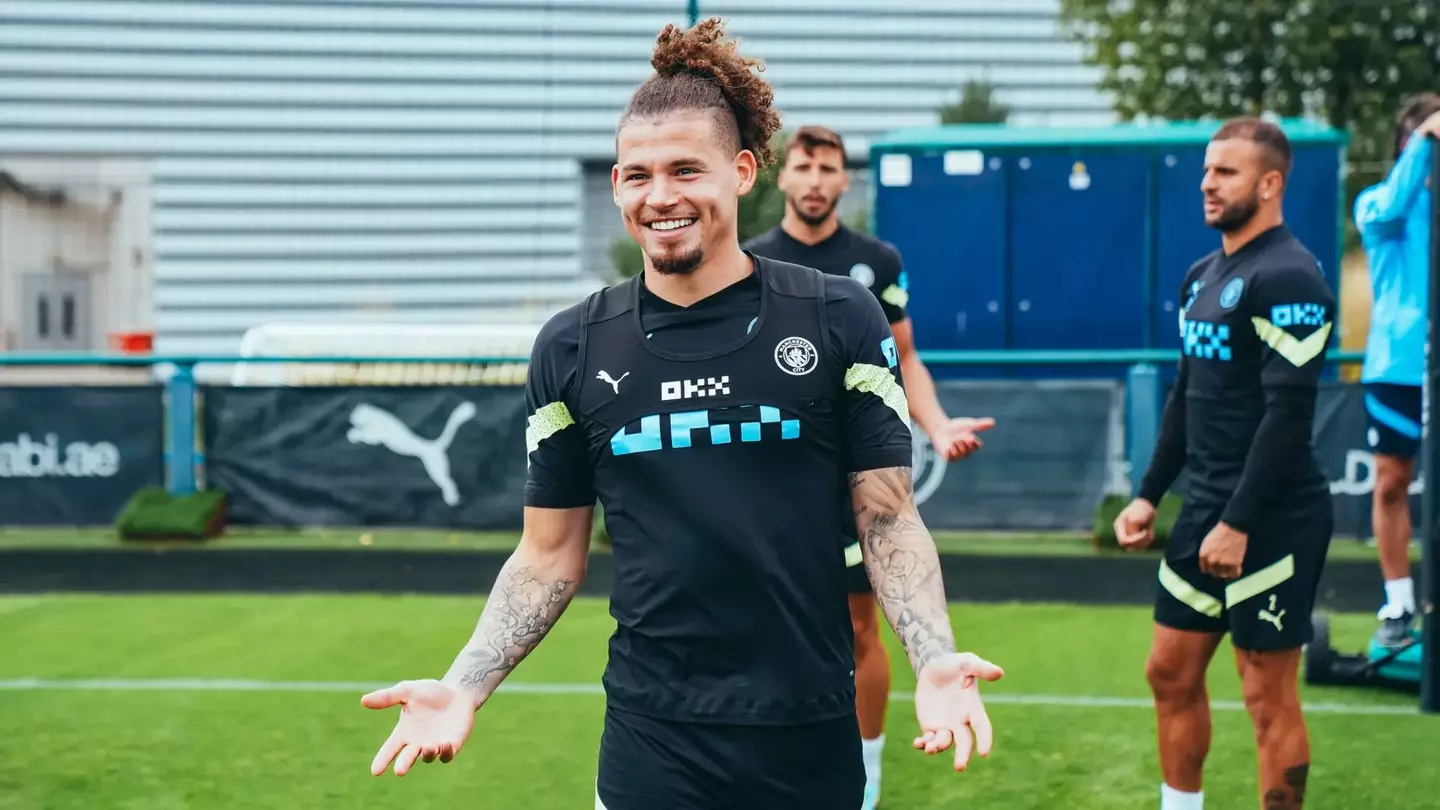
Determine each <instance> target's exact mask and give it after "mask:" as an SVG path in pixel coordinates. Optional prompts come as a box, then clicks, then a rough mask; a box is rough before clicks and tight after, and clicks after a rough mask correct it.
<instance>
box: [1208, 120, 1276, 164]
mask: <svg viewBox="0 0 1440 810" xmlns="http://www.w3.org/2000/svg"><path fill="white" fill-rule="evenodd" d="M1233 139H1238V140H1246V141H1250V142H1251V143H1253V144H1255V145H1257V146H1259V147H1260V161H1261V164H1262V165H1263V166H1264V167H1265V169H1266V171H1278V172H1280V174H1281V175H1282V176H1284V177H1285V178H1287V179H1288V178H1289V177H1290V165H1291V162H1292V161H1293V153H1292V152H1291V149H1290V139H1289V138H1287V137H1285V132H1284V131H1283V130H1281V129H1280V127H1278V126H1276V125H1275V124H1274V123H1272V122H1270V121H1266V120H1265V119H1263V118H1232V119H1230V120H1229V121H1226V122H1225V123H1224V124H1223V125H1221V127H1220V129H1218V130H1216V132H1215V134H1214V135H1212V136H1211V137H1210V140H1212V141H1228V140H1233Z"/></svg>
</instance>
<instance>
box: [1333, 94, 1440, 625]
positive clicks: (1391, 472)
mask: <svg viewBox="0 0 1440 810" xmlns="http://www.w3.org/2000/svg"><path fill="white" fill-rule="evenodd" d="M1430 136H1434V137H1436V138H1440V95H1436V94H1434V93H1426V94H1424V95H1421V96H1417V97H1415V98H1413V99H1411V100H1410V102H1409V103H1407V104H1406V105H1405V108H1404V110H1403V111H1402V112H1401V113H1400V116H1399V120H1398V122H1397V125H1396V133H1395V152H1396V161H1395V165H1394V167H1392V168H1391V170H1390V173H1389V175H1387V176H1386V178H1385V179H1384V180H1382V181H1381V182H1379V183H1376V184H1375V185H1373V186H1371V187H1369V188H1367V189H1365V190H1364V191H1362V192H1361V193H1360V195H1359V196H1358V197H1356V199H1355V212H1354V213H1355V225H1356V226H1357V227H1358V228H1359V230H1360V237H1361V241H1362V243H1363V244H1364V247H1365V256H1366V258H1367V259H1368V260H1369V264H1370V283H1371V287H1372V289H1373V291H1374V298H1375V301H1374V307H1373V309H1372V310H1371V314H1370V334H1369V337H1368V339H1367V341H1366V344H1365V364H1364V368H1363V370H1362V372H1361V377H1360V379H1361V382H1362V383H1363V384H1364V386H1365V414H1366V420H1365V421H1366V429H1365V440H1366V444H1367V445H1369V447H1370V449H1371V451H1372V452H1373V453H1374V454H1375V490H1374V494H1373V496H1372V497H1373V501H1372V504H1373V507H1372V511H1371V524H1372V526H1373V527H1374V532H1375V542H1376V545H1377V546H1378V547H1379V556H1380V571H1381V574H1382V575H1383V576H1384V578H1385V605H1384V607H1382V608H1381V609H1380V612H1379V615H1378V617H1377V618H1379V619H1380V621H1381V625H1380V628H1379V629H1378V630H1377V631H1376V640H1377V641H1378V642H1380V643H1381V644H1384V645H1387V646H1393V645H1395V644H1398V643H1399V642H1401V641H1403V640H1404V639H1405V638H1406V637H1407V636H1408V635H1409V632H1410V628H1411V626H1412V624H1413V623H1414V621H1415V585H1414V581H1413V580H1412V579H1411V578H1410V557H1409V547H1410V538H1411V520H1410V502H1409V488H1410V482H1411V481H1413V480H1414V477H1415V454H1416V452H1417V451H1418V450H1419V447H1420V427H1421V422H1422V418H1423V416H1422V413H1421V406H1422V399H1423V396H1422V386H1423V384H1424V379H1425V344H1426V339H1427V333H1428V324H1429V321H1428V310H1429V296H1430V284H1429V273H1430V269H1429V268H1430V210H1431V209H1430V206H1431V191H1430V189H1429V188H1428V185H1429V184H1428V179H1429V176H1430V167H1431V165H1432V159H1431V150H1432V149H1434V148H1435V142H1434V141H1433V140H1432V139H1431V137H1430Z"/></svg>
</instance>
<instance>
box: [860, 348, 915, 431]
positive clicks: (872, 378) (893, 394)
mask: <svg viewBox="0 0 1440 810" xmlns="http://www.w3.org/2000/svg"><path fill="white" fill-rule="evenodd" d="M845 390H847V391H864V392H866V393H869V394H874V395H875V396H877V397H880V399H881V400H882V401H883V402H884V403H885V404H886V405H889V406H890V410H892V411H894V412H895V415H896V416H898V417H900V421H901V422H904V423H905V424H906V425H909V424H910V403H909V402H908V401H907V400H906V399H905V389H904V388H902V387H901V386H900V383H898V382H896V381H895V375H894V374H892V373H890V370H889V369H885V368H881V367H879V366H872V365H870V364H869V363H856V364H855V365H853V366H851V367H850V370H849V371H846V372H845Z"/></svg>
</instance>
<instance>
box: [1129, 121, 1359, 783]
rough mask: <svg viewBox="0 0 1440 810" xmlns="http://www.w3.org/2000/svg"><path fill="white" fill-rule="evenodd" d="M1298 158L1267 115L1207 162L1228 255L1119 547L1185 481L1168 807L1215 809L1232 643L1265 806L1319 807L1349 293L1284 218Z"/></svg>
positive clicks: (1188, 287)
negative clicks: (1341, 303) (1331, 353)
mask: <svg viewBox="0 0 1440 810" xmlns="http://www.w3.org/2000/svg"><path fill="white" fill-rule="evenodd" d="M1290 161H1291V152H1290V143H1289V140H1288V139H1287V138H1286V137H1285V134H1284V133H1283V132H1281V131H1280V129H1279V128H1278V127H1276V126H1275V125H1274V124H1271V123H1268V122H1265V121H1260V120H1256V119H1240V120H1236V121H1232V122H1229V123H1227V124H1225V125H1224V126H1222V127H1221V128H1220V129H1219V131H1217V132H1216V134H1215V135H1214V137H1213V138H1212V139H1211V141H1210V144H1209V147H1208V148H1207V149H1206V152H1205V175H1204V180H1203V181H1202V182H1201V186H1200V189H1201V192H1202V193H1203V195H1204V201H1205V202H1204V210H1205V222H1206V224H1208V225H1210V226H1211V227H1213V228H1216V229H1218V230H1219V231H1220V233H1221V245H1222V247H1221V249H1219V250H1217V251H1215V252H1214V253H1211V254H1210V255H1209V256H1206V257H1205V258H1203V259H1201V260H1200V261H1198V262H1196V263H1195V265H1194V266H1193V267H1191V268H1190V270H1189V272H1188V273H1186V275H1185V282H1184V286H1183V287H1182V288H1181V296H1180V300H1181V301H1182V302H1183V307H1182V308H1181V310H1180V332H1181V337H1182V346H1183V355H1182V357H1181V359H1180V367H1179V376H1178V377H1177V379H1176V381H1175V387H1174V390H1173V391H1172V393H1171V394H1170V400H1169V402H1168V403H1167V404H1166V406H1165V416H1164V419H1163V422H1162V426H1161V431H1160V438H1159V443H1158V445H1157V446H1156V448H1155V455H1154V458H1153V459H1152V460H1151V462H1150V469H1149V471H1148V472H1146V474H1145V478H1144V480H1143V482H1142V483H1141V485H1140V490H1139V497H1138V498H1137V499H1136V500H1135V501H1133V502H1132V503H1131V504H1130V505H1129V506H1127V507H1126V508H1125V510H1124V511H1123V512H1122V513H1121V514H1120V516H1119V518H1117V519H1116V521H1115V531H1116V534H1117V536H1118V537H1119V539H1120V543H1121V545H1123V546H1125V547H1127V548H1143V547H1144V546H1146V545H1148V544H1149V543H1150V542H1151V540H1152V539H1153V536H1154V535H1153V527H1154V521H1155V506H1156V504H1158V503H1159V502H1160V499H1161V498H1162V497H1163V496H1164V495H1165V493H1166V491H1167V490H1168V489H1169V488H1170V486H1171V484H1173V483H1174V481H1175V479H1176V477H1177V476H1178V475H1179V473H1180V471H1181V470H1182V468H1183V469H1185V470H1186V473H1187V480H1188V486H1187V491H1186V492H1185V493H1184V498H1185V500H1184V506H1183V508H1182V509H1181V513H1180V515H1179V517H1178V518H1177V519H1176V522H1175V526H1174V529H1173V531H1172V533H1171V537H1170V542H1169V545H1168V546H1167V547H1166V549H1165V559H1164V561H1163V562H1162V563H1161V564H1160V585H1161V587H1160V589H1159V596H1158V601H1157V602H1156V605H1155V623H1156V627H1155V638H1154V642H1153V646H1152V647H1151V650H1150V658H1149V661H1148V662H1147V663H1146V676H1147V678H1148V680H1149V681H1150V686H1151V690H1152V691H1153V692H1154V695H1155V708H1156V712H1157V714H1158V721H1159V745H1160V765H1161V769H1162V771H1163V773H1164V778H1165V782H1164V784H1163V785H1162V787H1161V807H1162V810H1194V809H1198V808H1200V807H1201V806H1202V800H1203V792H1202V791H1201V768H1202V764H1203V763H1204V760H1205V755H1206V753H1207V752H1208V750H1209V745H1210V707H1209V703H1208V698H1207V696H1206V691H1205V670H1206V668H1207V666H1208V665H1209V663H1210V659H1211V656H1213V655H1214V653H1215V648H1216V645H1218V644H1219V642H1220V638H1221V637H1222V635H1223V634H1224V633H1225V632H1226V631H1229V633H1230V638H1231V642H1232V643H1233V645H1234V647H1235V654H1236V659H1237V663H1238V666H1239V670H1240V677H1241V679H1242V680H1243V681H1244V689H1245V706H1246V709H1247V710H1248V711H1249V713H1250V717H1251V719H1252V720H1253V723H1254V726H1255V734H1256V739H1257V742H1258V747H1259V755H1260V763H1259V764H1260V791H1261V794H1262V805H1263V806H1264V807H1265V808H1293V807H1300V806H1301V805H1302V803H1303V801H1304V798H1305V783H1306V776H1307V774H1308V771H1309V763H1310V748H1309V740H1308V736H1307V734H1306V729H1305V718H1304V716H1303V713H1302V711H1301V707H1300V694H1299V689H1298V683H1297V681H1298V674H1299V666H1300V654H1301V647H1302V645H1304V644H1306V643H1307V642H1309V640H1310V635H1311V629H1310V611H1311V608H1312V606H1313V605H1314V602H1315V591H1316V588H1317V586H1318V585H1319V581H1320V572H1321V569H1322V568H1323V567H1324V564H1325V555H1326V552H1327V550H1328V549H1329V546H1330V533H1331V524H1332V521H1333V517H1332V512H1331V503H1330V486H1329V481H1328V479H1327V478H1326V476H1325V474H1324V472H1323V471H1322V470H1321V468H1320V462H1319V459H1318V458H1316V455H1315V450H1314V447H1313V446H1312V444H1311V431H1312V426H1313V424H1314V418H1315V397H1316V392H1317V386H1318V382H1319V379H1320V372H1321V369H1322V368H1323V367H1324V365H1325V349H1326V344H1327V343H1328V341H1329V339H1330V329H1331V324H1332V322H1333V318H1334V316H1335V297H1334V295H1333V293H1332V292H1331V291H1330V287H1329V285H1328V284H1327V283H1326V281H1325V278H1324V276H1322V275H1321V274H1320V269H1319V265H1318V263H1317V262H1316V261H1315V257H1314V256H1313V255H1312V254H1311V253H1310V252H1309V251H1308V250H1306V249H1305V247H1304V246H1303V245H1301V244H1300V242H1299V241H1298V240H1297V239H1296V238H1295V236H1294V235H1293V234H1292V233H1291V232H1290V231H1289V229H1288V228H1287V227H1286V226H1285V224H1284V222H1283V218H1282V215H1281V211H1282V208H1283V203H1282V199H1283V193H1284V190H1285V184H1286V180H1287V178H1288V176H1289V172H1290ZM1187 460H1188V464H1187Z"/></svg>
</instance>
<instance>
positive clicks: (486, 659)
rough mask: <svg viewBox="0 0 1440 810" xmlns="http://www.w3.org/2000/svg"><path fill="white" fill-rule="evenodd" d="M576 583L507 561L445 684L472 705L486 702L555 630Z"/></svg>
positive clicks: (571, 596) (532, 567) (572, 594)
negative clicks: (471, 700)
mask: <svg viewBox="0 0 1440 810" xmlns="http://www.w3.org/2000/svg"><path fill="white" fill-rule="evenodd" d="M577 581H578V580H577V579H570V578H566V577H561V576H554V575H549V574H547V573H545V572H544V571H543V570H542V569H540V568H538V567H536V566H534V565H527V564H525V563H524V562H521V561H517V560H515V559H514V558H512V559H511V560H510V561H509V562H507V563H506V564H505V567H504V568H502V569H501V570H500V576H499V577H498V578H497V579H496V581H495V588H494V589H493V590H492V591H491V592H490V598H489V599H488V600H487V601H486V602H485V609H484V610H482V611H481V613H480V620H479V622H478V623H477V624H476V627H475V634H474V635H473V636H472V637H471V639H470V643H469V644H467V645H466V646H465V649H464V650H462V651H461V653H460V656H459V657H458V658H456V660H455V664H454V666H453V667H451V670H450V673H449V674H447V675H446V680H447V681H450V682H452V683H454V684H455V685H457V686H459V687H460V688H462V689H465V690H466V691H468V692H470V693H471V696H472V697H474V698H476V700H477V701H483V700H485V699H486V698H488V697H489V696H490V694H491V693H492V692H494V691H495V688H496V687H497V686H499V685H500V682H501V681H503V680H504V679H505V676H506V675H509V674H510V671H511V670H513V669H515V667H516V666H518V665H519V664H520V662H521V661H523V660H524V659H525V656H527V655H529V654H530V651H531V650H533V649H535V647H536V645H538V644H539V643H540V640H541V639H543V638H544V637H545V634H546V633H548V632H550V628H551V627H554V626H555V622H556V621H557V620H558V619H559V618H560V614H561V613H563V612H564V610H565V607H566V606H567V605H569V604H570V600H571V598H573V597H574V595H575V590H576V584H577Z"/></svg>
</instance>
